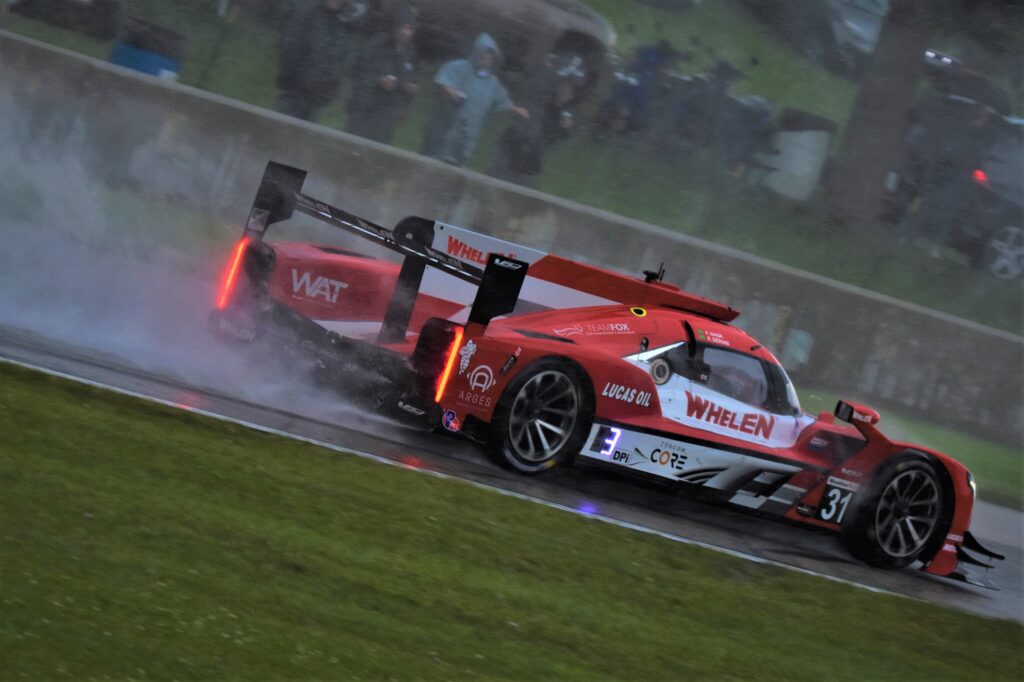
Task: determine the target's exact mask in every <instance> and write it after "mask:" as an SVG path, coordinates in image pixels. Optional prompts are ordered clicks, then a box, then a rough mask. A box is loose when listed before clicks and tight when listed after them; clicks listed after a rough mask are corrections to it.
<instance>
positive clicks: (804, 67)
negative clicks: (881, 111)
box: [585, 0, 857, 127]
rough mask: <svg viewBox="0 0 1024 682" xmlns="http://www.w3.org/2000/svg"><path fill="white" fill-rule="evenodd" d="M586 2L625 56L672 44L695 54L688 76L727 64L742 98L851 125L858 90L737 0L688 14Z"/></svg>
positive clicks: (685, 67) (610, 1) (603, 0)
mask: <svg viewBox="0 0 1024 682" xmlns="http://www.w3.org/2000/svg"><path fill="white" fill-rule="evenodd" d="M585 2H586V4H587V5H590V6H591V7H592V8H593V9H595V10H596V11H597V12H599V13H600V14H601V15H603V16H604V17H605V18H606V19H608V21H610V22H611V24H612V25H613V26H615V27H616V30H617V31H618V35H619V45H618V51H619V52H620V53H622V54H623V55H627V54H629V52H630V51H631V50H633V49H634V48H636V47H640V46H642V45H651V44H654V43H656V42H657V41H659V40H662V39H667V40H670V41H671V42H672V44H673V45H674V46H675V47H676V48H677V49H681V50H691V51H693V52H694V56H693V60H692V62H690V63H688V64H682V65H681V67H680V68H681V70H682V71H684V72H699V71H703V70H705V69H707V68H709V67H711V66H712V65H713V64H714V63H715V62H716V61H718V60H719V59H727V60H729V61H730V62H732V63H733V64H734V65H735V66H736V67H737V68H738V69H739V70H740V71H742V72H743V73H744V74H745V78H744V79H743V80H741V81H740V82H739V83H737V84H736V86H735V88H734V89H735V91H736V92H737V93H738V94H754V95H763V96H765V97H768V98H769V99H771V100H772V101H773V102H775V103H776V104H778V105H779V106H780V107H794V108H797V109H803V110H805V111H809V112H811V113H814V114H818V115H819V116H824V117H825V118H828V119H830V120H832V121H835V122H836V123H837V124H838V125H839V126H840V127H843V126H844V125H845V123H846V119H847V117H848V116H849V112H850V109H851V107H852V106H853V99H854V97H855V96H856V94H857V87H856V85H855V84H854V83H853V82H852V81H850V80H848V79H845V78H842V77H840V76H837V75H835V74H832V73H830V72H828V71H826V70H825V69H822V68H820V67H819V66H818V65H816V64H814V63H812V62H810V61H808V60H807V59H806V58H804V57H803V56H801V55H800V54H798V53H797V52H796V51H795V50H794V49H793V48H792V47H791V46H790V45H789V44H787V43H785V42H783V41H781V40H779V39H778V38H777V37H776V36H775V34H773V33H772V32H771V31H770V30H769V29H768V28H766V27H765V26H764V25H762V24H761V23H760V22H759V21H758V20H756V19H755V18H753V17H752V16H751V15H750V14H749V13H747V12H745V11H743V10H742V9H741V8H740V7H738V6H737V3H736V2H734V0H716V1H715V2H702V3H700V4H699V5H698V6H697V7H695V8H693V9H691V10H688V11H666V10H662V9H658V8H656V7H653V6H651V5H647V4H643V3H639V2H622V0H585ZM694 41H697V42H696V43H695V42H694Z"/></svg>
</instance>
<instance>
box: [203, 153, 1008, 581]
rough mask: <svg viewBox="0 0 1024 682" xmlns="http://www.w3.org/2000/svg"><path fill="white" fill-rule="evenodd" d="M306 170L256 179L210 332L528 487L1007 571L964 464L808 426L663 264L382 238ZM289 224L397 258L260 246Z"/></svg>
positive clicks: (889, 563)
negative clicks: (583, 485)
mask: <svg viewBox="0 0 1024 682" xmlns="http://www.w3.org/2000/svg"><path fill="white" fill-rule="evenodd" d="M305 175H306V173H305V172H304V171H301V170H298V169H294V168H290V167H287V166H283V165H280V164H276V163H270V164H268V166H267V170H266V172H265V174H264V177H263V181H262V183H261V185H260V188H259V191H258V192H257V196H256V200H255V202H254V205H253V208H252V210H251V212H250V215H249V219H248V222H247V224H246V227H245V231H244V234H243V236H242V239H241V240H240V241H239V242H238V244H237V246H236V247H235V249H234V251H233V253H232V254H231V257H230V259H229V262H228V266H227V268H226V271H225V274H224V279H223V282H222V284H221V287H220V290H219V292H218V296H217V301H216V308H215V310H214V311H213V313H212V316H211V322H212V326H213V328H214V329H215V330H216V332H217V333H218V334H220V335H223V336H227V337H229V338H231V339H235V340H239V341H246V342H254V341H257V340H259V339H261V338H265V339H271V340H272V342H273V343H275V344H276V343H277V342H278V341H284V342H285V343H284V345H285V347H288V348H291V349H297V351H298V353H299V354H300V355H301V356H302V357H304V358H309V359H311V361H312V362H313V363H314V366H315V371H316V373H317V375H318V376H319V377H321V378H322V379H324V380H325V381H327V382H328V383H330V384H331V385H332V386H334V387H335V388H337V389H338V390H339V391H341V392H342V393H344V394H346V395H348V396H349V397H350V398H351V399H352V400H355V401H358V402H362V403H363V404H366V405H370V406H371V407H372V408H374V409H376V410H379V411H381V412H383V413H385V414H388V415H390V416H393V417H395V418H398V419H402V420H404V421H407V422H411V423H416V424H419V425H421V426H423V427H425V428H428V429H447V430H448V431H452V432H459V433H462V434H465V435H466V436H468V437H470V438H472V439H475V440H477V441H480V442H482V443H484V444H486V446H487V448H488V449H489V451H490V452H491V453H492V454H493V455H494V456H495V457H496V458H497V460H498V461H499V462H501V463H502V464H503V465H505V466H507V467H510V468H512V469H515V470H517V471H519V472H522V473H524V474H539V473H541V472H544V471H546V470H549V469H551V468H552V467H555V466H559V465H567V464H570V463H571V462H573V461H574V460H587V461H588V462H590V463H593V464H598V465H601V466H605V467H608V468H611V469H614V470H616V471H620V472H624V473H629V474H634V475H641V476H646V477H651V478H655V479H659V480H662V481H669V482H672V483H674V484H678V485H680V486H689V487H691V488H699V489H701V490H703V491H705V492H708V493H710V494H712V495H713V496H715V497H719V498H721V499H723V500H726V501H728V502H731V503H732V504H735V505H739V506H741V507H745V508H748V509H752V510H757V511H758V512H761V513H764V514H768V515H773V516H777V517H783V518H785V519H789V520H791V521H795V522H799V523H803V524H807V525H811V526H816V527H819V528H824V529H827V530H830V531H836V532H839V533H841V534H842V537H843V539H844V540H845V543H846V545H847V546H848V547H849V549H850V551H851V553H852V554H853V555H855V556H856V557H858V558H860V559H862V560H864V561H865V562H868V563H870V564H872V565H875V566H879V567H883V568H898V567H903V566H908V565H910V564H912V563H914V562H920V564H919V566H920V568H922V569H923V570H925V571H927V572H928V573H931V574H935V575H941V576H946V577H950V578H956V579H960V580H964V581H967V582H972V583H975V584H985V583H984V581H983V580H981V579H980V578H979V577H978V576H975V575H972V573H971V572H970V571H969V570H968V569H966V568H965V564H973V565H976V566H983V567H986V568H988V567H991V566H990V564H988V563H986V561H983V560H981V559H978V558H975V557H974V556H972V555H971V554H969V553H968V552H969V551H970V552H974V553H975V554H980V555H984V556H985V557H987V558H989V559H1002V558H1003V557H1002V556H1000V555H998V554H996V553H995V552H992V551H990V550H987V549H985V548H984V547H983V546H982V545H981V544H980V543H979V542H978V541H977V540H976V539H975V538H974V537H973V536H972V535H971V533H970V531H969V530H968V529H969V526H970V521H971V512H972V508H973V504H974V496H975V484H974V479H973V477H972V475H971V472H970V471H968V470H967V468H966V467H964V466H963V465H962V464H960V463H959V462H957V461H956V460H955V459H953V458H951V457H949V456H948V455H945V454H943V453H941V452H936V451H934V450H931V449H928V448H925V447H921V446H916V445H910V444H906V443H899V442H895V441H893V440H890V439H889V438H887V437H886V436H884V435H883V434H882V433H881V432H880V431H879V430H878V422H879V415H878V413H877V412H875V411H874V410H872V409H870V408H868V407H864V406H862V405H857V404H854V403H851V402H839V404H838V405H837V407H836V410H835V413H834V415H833V414H830V413H828V412H823V413H821V414H819V415H818V416H816V417H815V416H811V415H808V414H805V413H803V412H802V411H801V409H800V404H799V401H798V399H797V395H796V392H795V390H794V389H793V385H792V383H791V382H790V380H789V378H788V377H787V376H786V372H785V370H783V368H782V366H781V365H780V364H779V362H778V360H776V358H775V357H774V356H773V355H772V354H771V353H770V352H769V351H768V350H767V349H766V348H765V347H764V346H762V345H761V344H760V343H758V342H757V341H756V340H755V339H753V338H751V337H750V336H749V335H747V334H746V333H745V332H744V331H742V330H741V329H739V328H737V327H735V326H732V325H731V324H730V322H732V321H733V320H735V319H736V317H737V316H738V315H739V313H738V312H737V311H736V310H734V309H732V308H730V307H729V306H727V305H724V304H722V303H718V302H715V301H712V300H708V299H705V298H701V297H697V296H694V295H691V294H689V293H686V292H684V291H681V290H679V289H678V288H677V287H675V286H672V285H670V284H666V283H665V282H663V281H661V280H662V276H663V274H664V271H663V270H662V271H659V272H646V273H644V277H643V278H637V277H632V276H628V275H624V274H620V273H616V272H613V271H610V270H606V269H603V268H599V267H595V266H592V265H586V264H583V263H579V262H575V261H572V260H568V259H565V258H561V257H559V256H555V255H552V254H548V253H543V252H541V251H537V250H534V249H530V248H526V247H523V246H520V245H516V244H512V243H509V242H505V241H502V240H499V239H495V238H493V237H489V236H486V235H482V234H478V233H475V232H472V231H469V230H465V229H462V228H459V227H455V226H453V225H448V224H445V223H442V222H436V221H431V220H426V219H423V218H415V217H412V218H406V219H404V220H402V221H401V222H400V223H399V224H398V225H397V226H396V228H395V229H394V230H388V229H385V228H383V227H381V226H379V225H375V224H373V223H370V222H369V221H366V220H364V219H362V218H359V217H357V216H354V215H351V214H349V213H347V212H345V211H343V210H341V209H338V208H335V207H333V206H330V205H328V204H326V203H324V202H322V201H319V200H316V199H313V198H311V197H309V196H306V195H305V194H302V193H301V189H302V185H303V183H304V180H305ZM294 211H299V212H300V213H303V214H305V215H308V216H312V217H314V218H316V219H318V220H322V221H324V222H327V223H329V224H331V225H334V226H336V227H339V228H342V229H344V230H346V231H347V232H349V233H351V234H355V235H358V236H360V237H363V238H366V239H368V240H371V241H373V242H376V243H377V244H379V245H381V246H384V247H386V248H388V249H390V250H392V251H395V252H398V253H399V254H401V255H403V256H404V260H403V262H402V263H401V264H400V265H399V264H395V263H392V262H390V261H387V260H382V259H378V258H372V257H369V256H367V255H364V254H362V253H359V252H356V251H351V250H347V249H341V248H336V247H334V246H326V245H316V244H306V243H287V242H276V243H269V242H267V241H265V240H264V235H265V233H266V230H267V228H268V227H269V226H270V225H272V224H274V223H277V222H280V221H283V220H287V219H288V218H290V217H291V216H292V214H293V212H294ZM837 420H838V421H837Z"/></svg>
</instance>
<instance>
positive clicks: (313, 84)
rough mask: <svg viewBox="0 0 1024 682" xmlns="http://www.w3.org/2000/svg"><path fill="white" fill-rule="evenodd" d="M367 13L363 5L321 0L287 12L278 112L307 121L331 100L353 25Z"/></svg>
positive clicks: (344, 63) (335, 93)
mask: <svg viewBox="0 0 1024 682" xmlns="http://www.w3.org/2000/svg"><path fill="white" fill-rule="evenodd" d="M365 12H366V3H365V1H359V0H319V2H317V3H316V4H315V5H312V6H310V7H309V8H307V9H295V10H294V11H293V12H292V13H291V16H289V18H288V21H287V24H286V25H285V28H284V32H283V35H282V36H281V59H280V65H279V71H278V76H277V89H278V97H277V103H276V106H275V108H276V109H277V110H278V111H279V112H281V113H282V114H287V115H289V116H295V117H296V118H301V119H305V120H307V121H311V120H313V118H314V117H315V116H316V113H317V111H319V110H320V109H322V108H323V107H325V106H327V105H328V104H330V103H331V102H333V101H334V99H335V98H336V97H337V96H338V91H339V90H340V88H341V79H342V75H343V74H344V72H345V69H346V66H347V65H348V59H349V51H350V49H351V45H352V42H353V36H352V30H353V27H354V26H356V25H357V24H358V23H359V21H360V20H361V19H362V17H363V16H364V15H365Z"/></svg>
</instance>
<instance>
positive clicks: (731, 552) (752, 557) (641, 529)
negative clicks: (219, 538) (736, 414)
mask: <svg viewBox="0 0 1024 682" xmlns="http://www.w3.org/2000/svg"><path fill="white" fill-rule="evenodd" d="M0 362H4V363H7V364H9V365H16V366H18V367H23V368H25V369H31V370H35V371H37V372H42V373H44V374H48V375H50V376H54V377H59V378H61V379H67V380H69V381H74V382H76V383H79V384H84V385H86V386H92V387H94V388H100V389H104V390H107V391H112V392H114V393H119V394H121V395H125V396H129V397H132V398H138V399H139V400H145V401H147V402H151V403H157V404H159V405H164V406H166V407H173V408H177V409H180V410H185V411H186V412H191V413H193V414H198V415H201V416H203V417H209V418H211V419H216V420H218V421H222V422H228V423H230V424H237V425H239V426H244V427H246V428H250V429H253V430H255V431H261V432H263V433H268V434H271V435H275V436H281V437H283V438H290V439H291V440H296V441H300V442H303V443H309V444H310V445H316V446H318V447H321V448H326V449H328V450H333V451H335V452H339V453H342V454H352V455H355V456H356V457H362V458H363V459H369V460H372V461H374V462H379V463H381V464H387V465H388V466H394V467H399V468H401V469H407V470H410V471H416V472H419V473H422V474H427V475H430V476H433V477H435V478H441V479H445V480H450V481H459V482H461V483H466V484H469V485H471V486H473V487H475V488H480V489H481V490H488V491H491V492H494V493H498V494H500V495H505V496H507V497H514V498H516V499H519V500H525V501H527V502H532V503H534V504H539V505H542V506H544V507H549V508H551V509H558V510H559V511H564V512H569V513H570V514H575V515H576V516H582V517H584V518H588V519H594V520H595V521H600V522H602V523H607V524H610V525H612V526H618V527H619V528H626V529H628V530H632V531H636V532H638V533H645V534H647V535H656V536H658V537H660V538H664V539H666V540H670V541H672V542H678V543H681V544H684V545H691V546H694V547H701V548H703V549H709V550H711V551H714V552H719V553H721V554H726V555H728V556H732V557H736V558H738V559H744V560H746V561H752V562H754V563H756V564H764V565H767V566H776V567H778V568H784V569H786V570H789V571H794V572H796V573H803V574H804V575H811V576H815V577H817V578H824V579H825V580H831V581H832V582H836V583H842V584H844V585H850V586H851V587H856V588H859V589H862V590H867V591H868V592H874V593H876V594H886V595H890V596H893V597H902V598H903V599H910V600H913V601H924V600H922V599H918V598H917V597H910V596H908V595H905V594H899V593H898V592H891V591H889V590H885V589H882V588H880V587H874V586H872V585H865V584H864V583H859V582H856V581H854V580H847V579H846V578H838V577H836V576H834V575H829V574H827V573H819V572H818V571H812V570H810V569H807V568H801V567H799V566H792V565H790V564H785V563H782V562H780V561H774V560H772V559H766V558H764V557H760V556H757V555H756V554H749V553H747V552H741V551H738V550H735V549H729V548H728V547H721V546H719V545H713V544H710V543H707V542H701V541H700V540H693V539H691V538H685V537H682V536H681V535H674V534H672V533H666V532H665V531H661V530H656V529H654V528H648V527H647V526H641V525H639V524H636V523H630V522H629V521H622V520H620V519H615V518H612V517H610V516H602V515H600V514H592V513H587V512H584V511H581V510H579V509H574V508H573V507H569V506H566V505H564V504H559V503H557V502H550V501H548V500H543V499H540V498H538V497H533V496H531V495H524V494H523V493H517V492H514V491H511V490H506V489H504V488H499V487H497V486H493V485H488V484H486V483H480V482H478V481H473V480H471V479H467V478H462V477H460V476H455V475H452V474H446V473H444V472H441V471H432V470H430V469H424V468H421V467H415V466H411V465H408V464H405V463H403V462H400V461H396V460H393V459H388V458H387V457H381V456H380V455H374V454H373V453H370V452H360V451H358V450H352V449H349V448H345V447H342V446H340V445H334V444H332V443H325V442H324V441H320V440H316V439H315V438H307V437H305V436H300V435H297V434H294V433H288V432H287V431H281V430H279V429H275V428H272V427H269V426H264V425H262V424H257V423H254V422H250V421H246V420H244V419H235V418H234V417H228V416H225V415H223V414H218V413H216V412H209V411H207V410H202V409H199V408H196V407H189V406H187V405H182V404H180V403H175V402H172V401H170V400H163V399H161V398H155V397H153V396H149V395H146V394H144V393H137V392H135V391H129V390H127V389H124V388H119V387H117V386H111V385H110V384H104V383H102V382H98V381H93V380H92V379H86V378H84V377H79V376H75V375H73V374H67V373H65V372H59V371H57V370H53V369H49V368H47V367H41V366H39V365H33V364H30V363H26V362H21V361H18V360H12V359H10V358H5V357H0Z"/></svg>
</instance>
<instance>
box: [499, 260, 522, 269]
mask: <svg viewBox="0 0 1024 682" xmlns="http://www.w3.org/2000/svg"><path fill="white" fill-rule="evenodd" d="M494 262H495V263H497V264H498V265H500V266H501V267H503V268H508V269H509V270H522V269H523V266H522V265H520V264H519V263H513V262H512V261H510V260H504V259H502V258H495V259H494Z"/></svg>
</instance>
